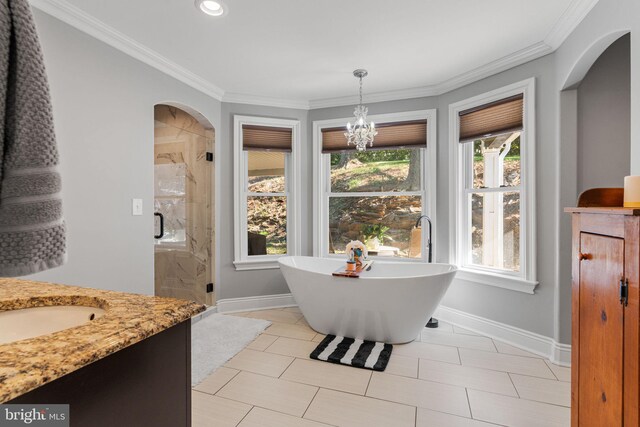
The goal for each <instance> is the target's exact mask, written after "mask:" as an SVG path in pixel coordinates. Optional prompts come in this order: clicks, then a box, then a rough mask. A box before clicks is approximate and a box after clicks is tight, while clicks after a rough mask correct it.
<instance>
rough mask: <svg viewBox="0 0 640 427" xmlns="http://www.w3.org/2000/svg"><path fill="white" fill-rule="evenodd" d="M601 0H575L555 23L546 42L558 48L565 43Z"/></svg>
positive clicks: (553, 47) (554, 48)
mask: <svg viewBox="0 0 640 427" xmlns="http://www.w3.org/2000/svg"><path fill="white" fill-rule="evenodd" d="M598 1H599V0H573V1H572V2H571V4H570V5H569V7H567V9H566V10H565V11H564V13H563V14H562V15H561V16H560V18H559V19H558V21H557V22H556V23H555V25H554V26H553V28H552V29H551V31H549V34H547V37H546V38H545V39H544V42H545V43H546V44H548V45H549V46H551V48H552V49H553V50H556V49H558V48H559V47H560V45H562V43H564V41H565V40H566V39H567V37H569V35H570V34H571V33H572V32H573V30H575V29H576V27H577V26H578V24H580V22H582V20H583V19H584V18H585V17H586V16H587V14H589V12H591V9H593V8H594V7H595V5H596V4H598Z"/></svg>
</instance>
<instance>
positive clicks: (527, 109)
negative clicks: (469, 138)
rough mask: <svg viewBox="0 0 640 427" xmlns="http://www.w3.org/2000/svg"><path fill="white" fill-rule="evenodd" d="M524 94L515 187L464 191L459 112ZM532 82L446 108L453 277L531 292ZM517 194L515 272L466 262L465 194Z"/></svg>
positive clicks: (465, 156) (464, 147) (464, 148)
mask: <svg viewBox="0 0 640 427" xmlns="http://www.w3.org/2000/svg"><path fill="white" fill-rule="evenodd" d="M520 93H522V94H524V100H523V110H524V111H523V114H524V117H523V125H524V126H523V127H524V129H523V131H522V133H521V134H520V168H521V171H520V185H519V186H515V187H507V188H498V189H469V188H467V184H468V182H467V180H468V177H469V175H470V174H472V172H470V171H469V170H468V169H469V167H470V165H469V152H470V151H471V152H472V151H473V147H472V146H471V145H472V143H465V144H461V143H460V142H459V136H460V117H459V113H460V112H461V111H464V110H466V109H469V108H474V107H478V106H480V105H483V104H486V103H489V102H493V101H498V100H500V99H503V98H507V97H509V96H513V95H517V94H520ZM535 113H536V110H535V78H530V79H527V80H524V81H521V82H518V83H514V84H511V85H509V86H505V87H502V88H499V89H496V90H494V91H491V92H487V93H484V94H481V95H478V96H474V97H472V98H468V99H465V100H462V101H459V102H456V103H453V104H450V105H449V194H451V198H450V206H449V210H450V212H451V214H452V217H453V218H454V219H453V220H452V221H451V222H450V224H449V227H450V230H449V237H450V239H449V240H450V247H449V259H450V262H451V263H452V264H455V265H456V266H457V267H458V269H459V270H458V273H457V276H456V277H457V278H458V279H463V280H467V281H471V282H476V283H481V284H484V285H490V286H497V287H500V288H505V289H511V290H515V291H520V292H525V293H528V294H533V293H534V290H535V287H536V286H537V284H538V282H537V281H536V274H537V270H536V267H537V265H536V239H535V236H536V210H535V206H536V205H535V197H536V172H535V166H536V164H535V146H536V127H535V126H536V120H535ZM505 190H506V192H509V190H511V191H519V193H520V230H521V231H520V271H519V272H509V271H507V270H500V269H494V268H491V267H483V266H477V265H472V264H469V263H466V260H467V259H468V256H469V254H468V249H469V244H468V243H469V240H468V235H469V228H470V215H469V214H470V210H469V208H468V206H467V205H468V201H467V198H468V195H469V192H470V191H471V192H472V193H484V192H495V191H503V192H504V191H505Z"/></svg>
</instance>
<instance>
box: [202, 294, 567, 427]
mask: <svg viewBox="0 0 640 427" xmlns="http://www.w3.org/2000/svg"><path fill="white" fill-rule="evenodd" d="M234 315H235V316H245V317H253V318H260V319H267V320H270V321H271V322H273V324H272V325H271V326H270V327H269V328H267V330H266V331H265V332H264V333H263V334H262V335H260V336H259V337H258V338H256V340H255V341H254V342H252V343H251V344H249V345H248V346H247V348H245V349H244V350H243V351H241V352H240V353H238V354H237V355H236V356H235V357H234V358H233V359H231V360H230V361H229V362H227V364H226V365H225V366H224V367H221V368H219V369H218V370H216V371H215V372H214V373H212V374H211V375H210V376H209V377H208V378H207V379H205V380H204V381H203V382H202V383H201V384H200V385H198V386H197V387H195V388H194V390H193V401H192V402H193V425H194V427H226V426H229V427H236V426H238V427H250V426H251V427H323V426H324V427H326V426H339V427H359V426H363V427H364V426H366V427H376V426H381V427H403V426H408V427H427V426H428V427H491V426H496V425H497V426H513V427H520V426H522V427H529V426H531V427H546V426H568V425H569V424H570V408H569V405H570V394H571V390H570V383H569V381H570V371H569V369H568V368H563V367H560V366H556V365H553V364H552V363H550V362H549V361H548V360H544V359H543V358H541V357H539V356H537V355H535V354H531V353H528V352H526V351H524V350H521V349H519V348H516V347H513V346H510V345H508V344H505V343H502V342H499V341H496V340H492V339H491V338H487V337H484V336H481V335H479V334H476V333H474V332H471V331H468V330H466V329H463V328H460V327H457V326H453V325H450V324H447V323H445V322H442V321H441V322H440V328H438V329H426V328H425V329H424V330H423V332H422V333H421V334H420V337H419V339H417V340H416V341H414V342H412V343H409V344H404V345H396V346H394V349H393V354H392V356H391V360H390V361H389V365H388V367H387V369H386V371H385V372H372V371H369V370H363V369H356V368H350V367H345V366H340V365H333V364H329V363H325V362H318V361H315V360H310V359H309V354H310V353H311V351H312V350H313V349H314V348H315V346H316V345H317V343H318V342H319V341H320V340H322V338H323V335H321V334H317V333H316V332H314V331H313V330H312V329H311V328H309V326H308V325H307V323H306V322H305V320H304V317H303V316H302V313H300V311H299V310H298V309H297V308H295V307H290V308H284V309H270V310H261V311H252V312H245V313H237V314H234Z"/></svg>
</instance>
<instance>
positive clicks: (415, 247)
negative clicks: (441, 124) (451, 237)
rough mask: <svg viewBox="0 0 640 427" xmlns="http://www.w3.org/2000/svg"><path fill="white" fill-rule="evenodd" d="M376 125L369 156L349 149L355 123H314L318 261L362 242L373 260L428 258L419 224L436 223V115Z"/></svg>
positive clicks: (394, 117) (411, 115)
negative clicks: (348, 126) (349, 128)
mask: <svg viewBox="0 0 640 427" xmlns="http://www.w3.org/2000/svg"><path fill="white" fill-rule="evenodd" d="M370 119H371V120H373V121H375V123H376V127H377V129H378V135H377V136H376V138H375V140H374V142H373V148H372V149H367V151H365V152H358V151H355V150H354V149H348V147H347V145H346V139H345V137H344V132H345V126H344V125H345V123H346V122H347V121H348V119H339V120H327V121H321V122H314V129H315V132H314V144H315V145H314V147H315V156H316V172H317V175H316V177H315V178H316V196H317V197H316V202H317V205H318V209H315V210H314V211H315V214H316V216H315V224H316V226H314V232H315V233H316V234H315V241H316V246H315V251H316V255H317V256H340V257H343V256H344V253H345V247H346V245H347V244H348V243H349V242H350V241H351V240H361V241H362V242H364V243H365V244H366V245H367V247H368V249H369V254H370V256H373V257H394V258H397V259H400V260H412V259H414V260H426V259H427V256H428V253H427V250H426V246H427V245H426V240H427V238H426V236H427V229H428V228H427V227H426V226H425V227H422V228H417V229H416V228H414V225H415V223H416V220H417V219H418V218H420V216H421V215H423V214H425V215H429V216H430V217H431V219H432V220H435V217H434V215H435V203H434V202H435V178H436V176H435V144H431V145H429V144H427V141H428V139H429V138H428V135H432V137H431V138H432V140H433V141H435V123H436V121H435V111H431V110H430V111H417V112H407V113H398V114H389V115H381V116H370ZM351 148H352V147H351ZM425 224H426V222H425ZM433 234H434V236H435V233H433Z"/></svg>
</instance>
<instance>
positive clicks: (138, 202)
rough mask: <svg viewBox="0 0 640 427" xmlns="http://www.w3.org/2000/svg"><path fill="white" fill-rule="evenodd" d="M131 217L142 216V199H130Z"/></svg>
mask: <svg viewBox="0 0 640 427" xmlns="http://www.w3.org/2000/svg"><path fill="white" fill-rule="evenodd" d="M131 215H135V216H139V215H142V199H131Z"/></svg>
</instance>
